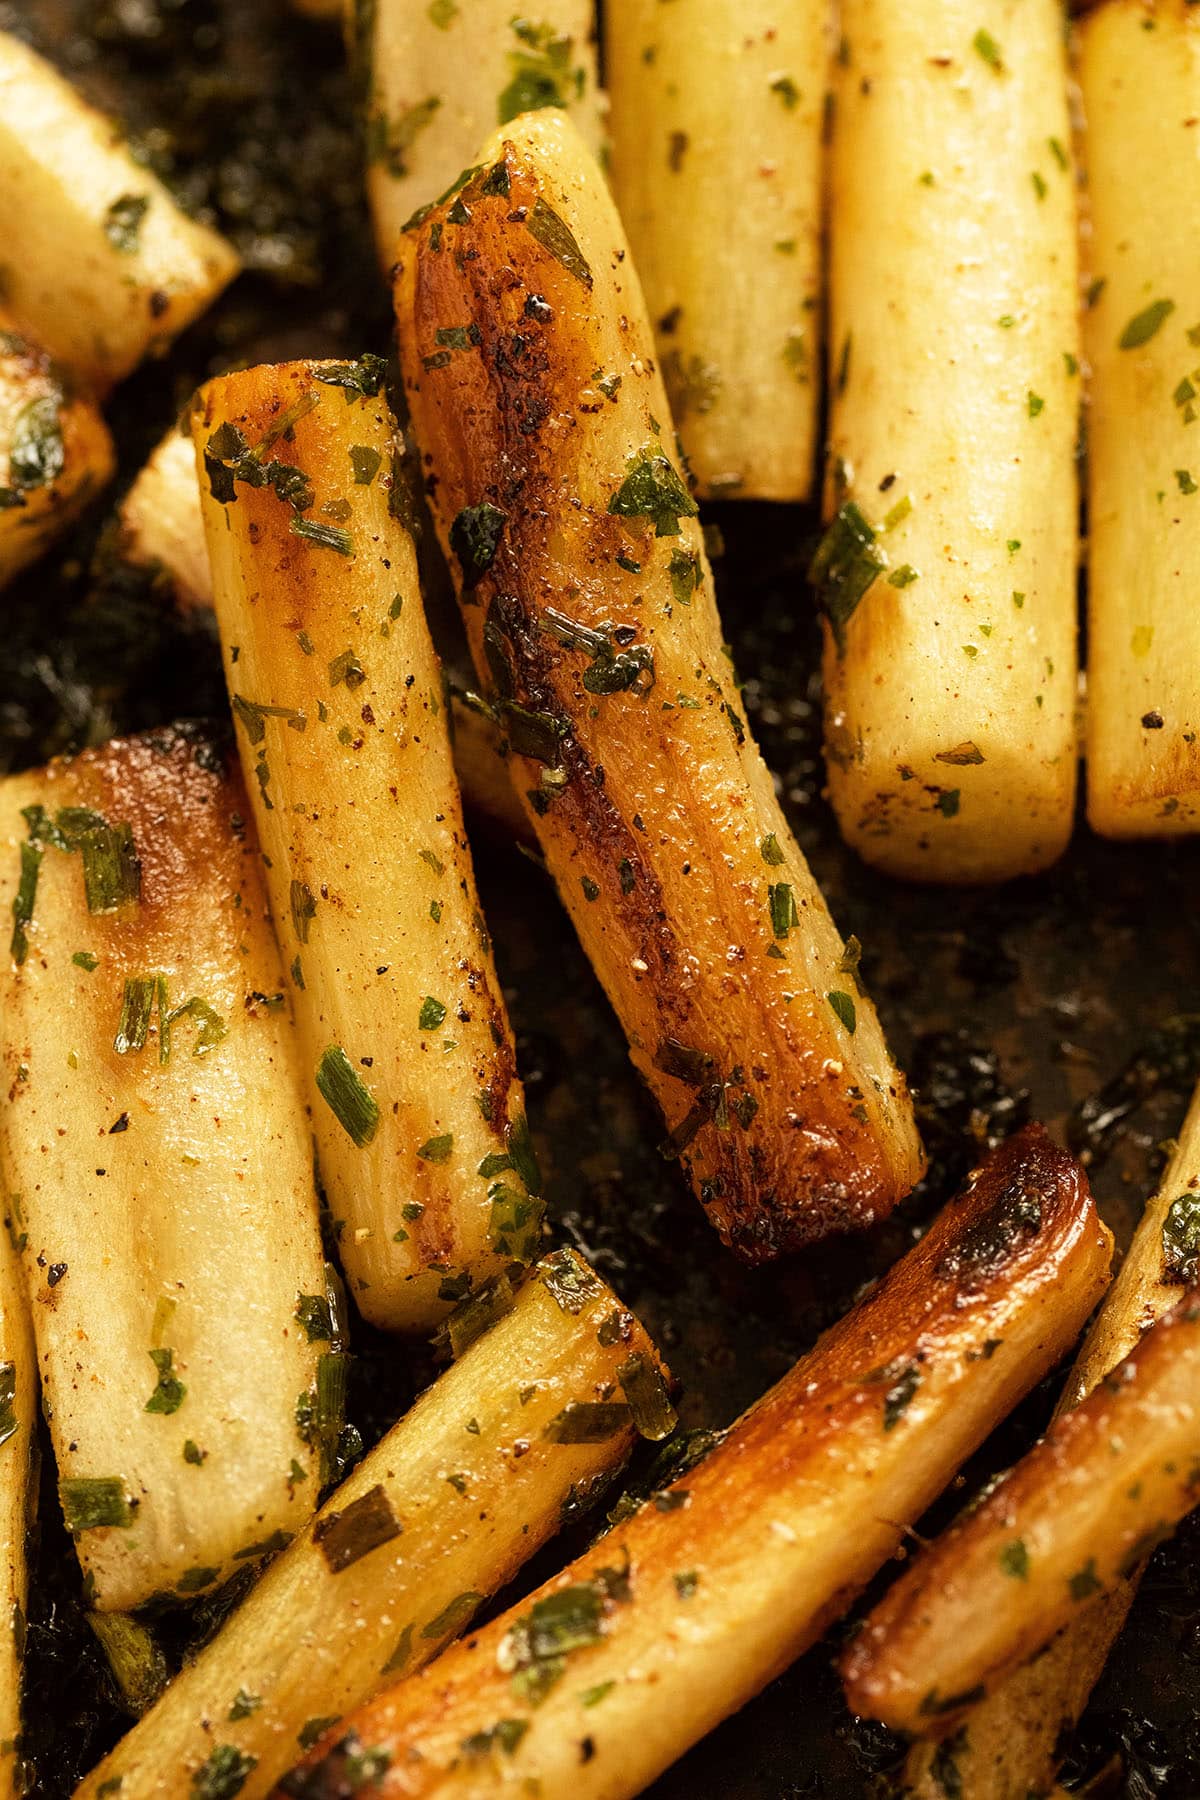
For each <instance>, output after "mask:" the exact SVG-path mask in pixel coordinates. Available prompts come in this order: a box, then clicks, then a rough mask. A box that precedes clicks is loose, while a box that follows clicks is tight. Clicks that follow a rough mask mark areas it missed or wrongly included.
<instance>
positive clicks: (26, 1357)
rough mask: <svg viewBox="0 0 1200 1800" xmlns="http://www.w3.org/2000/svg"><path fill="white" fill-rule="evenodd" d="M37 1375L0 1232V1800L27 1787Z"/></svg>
mask: <svg viewBox="0 0 1200 1800" xmlns="http://www.w3.org/2000/svg"><path fill="white" fill-rule="evenodd" d="M36 1395H37V1379H36V1375H35V1364H34V1352H33V1333H32V1332H31V1331H30V1329H29V1310H28V1301H27V1299H26V1296H25V1278H24V1276H23V1274H22V1273H21V1269H20V1266H19V1264H18V1262H17V1258H16V1254H15V1252H14V1250H13V1248H12V1245H11V1243H10V1242H9V1238H8V1233H7V1232H5V1231H0V1619H2V1620H3V1621H4V1629H3V1630H0V1800H16V1797H17V1796H18V1795H19V1794H24V1793H27V1792H28V1791H29V1789H28V1785H27V1783H26V1781H25V1779H24V1774H23V1770H22V1760H23V1759H22V1757H21V1750H20V1744H21V1704H20V1702H21V1666H22V1662H23V1658H24V1649H25V1644H24V1636H25V1634H24V1631H23V1629H22V1627H23V1624H24V1620H25V1613H26V1604H25V1602H26V1593H27V1590H28V1585H29V1583H28V1571H27V1569H26V1565H25V1539H26V1536H27V1534H28V1531H29V1522H30V1518H31V1515H32V1512H33V1486H34V1484H33V1482H32V1479H31V1477H32V1462H31V1457H32V1451H33V1442H34V1435H33V1434H34V1428H35V1422H36V1413H35V1410H34V1409H35V1407H36V1404H37V1401H36Z"/></svg>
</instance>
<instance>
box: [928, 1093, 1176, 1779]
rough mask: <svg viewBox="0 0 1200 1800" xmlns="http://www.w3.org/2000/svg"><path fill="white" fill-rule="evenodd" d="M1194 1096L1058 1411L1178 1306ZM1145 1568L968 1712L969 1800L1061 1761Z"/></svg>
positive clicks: (964, 1763) (934, 1747)
mask: <svg viewBox="0 0 1200 1800" xmlns="http://www.w3.org/2000/svg"><path fill="white" fill-rule="evenodd" d="M1198 1194H1200V1093H1197V1094H1194V1095H1193V1097H1192V1103H1191V1106H1190V1107H1189V1109H1188V1114H1187V1117H1186V1119H1185V1120H1184V1123H1183V1125H1182V1127H1181V1129H1180V1132H1179V1138H1178V1142H1177V1143H1176V1146H1175V1149H1174V1151H1173V1152H1172V1155H1171V1159H1170V1161H1169V1163H1168V1164H1167V1167H1166V1168H1165V1169H1164V1171H1163V1174H1162V1178H1161V1180H1160V1182H1159V1184H1158V1188H1157V1190H1156V1192H1155V1193H1154V1194H1153V1195H1152V1196H1151V1198H1150V1199H1149V1200H1148V1201H1147V1202H1146V1206H1145V1209H1144V1211H1143V1213H1142V1217H1141V1219H1140V1221H1139V1223H1138V1228H1137V1230H1136V1232H1135V1233H1134V1237H1133V1242H1132V1243H1131V1244H1130V1246H1129V1249H1128V1250H1127V1252H1126V1253H1125V1257H1124V1259H1123V1261H1122V1263H1121V1267H1120V1271H1119V1273H1118V1275H1117V1278H1116V1280H1115V1281H1114V1282H1113V1285H1112V1287H1111V1288H1110V1289H1109V1291H1108V1293H1107V1294H1106V1296H1105V1298H1104V1303H1103V1305H1102V1306H1101V1307H1100V1310H1099V1311H1098V1312H1097V1314H1096V1317H1095V1319H1094V1320H1093V1321H1092V1324H1091V1326H1090V1328H1089V1330H1088V1334H1087V1336H1086V1338H1085V1339H1084V1342H1083V1346H1082V1348H1081V1349H1080V1352H1079V1355H1078V1357H1077V1358H1076V1362H1075V1366H1074V1368H1073V1369H1072V1371H1071V1374H1070V1376H1069V1377H1068V1379H1067V1383H1066V1387H1065V1388H1064V1390H1063V1394H1062V1398H1061V1400H1060V1401H1059V1409H1060V1410H1062V1409H1064V1408H1067V1407H1070V1406H1075V1405H1078V1403H1079V1401H1080V1400H1083V1399H1085V1398H1086V1397H1087V1395H1088V1394H1089V1393H1091V1392H1092V1390H1093V1389H1094V1387H1095V1386H1096V1384H1097V1383H1098V1382H1100V1381H1102V1380H1103V1379H1104V1378H1105V1377H1106V1376H1107V1375H1108V1374H1109V1373H1110V1371H1111V1370H1112V1369H1113V1368H1114V1366H1115V1365H1116V1364H1117V1363H1119V1362H1120V1361H1121V1359H1122V1358H1123V1357H1124V1356H1125V1355H1127V1354H1128V1352H1129V1351H1130V1350H1132V1349H1134V1348H1135V1347H1136V1345H1137V1344H1138V1343H1139V1341H1140V1339H1141V1338H1142V1336H1143V1334H1144V1333H1145V1332H1146V1331H1148V1330H1149V1329H1150V1327H1151V1326H1152V1325H1153V1324H1154V1323H1155V1321H1156V1320H1158V1319H1161V1318H1163V1317H1164V1316H1165V1315H1166V1314H1167V1313H1168V1312H1170V1311H1171V1309H1172V1308H1173V1307H1174V1306H1175V1305H1177V1304H1178V1302H1179V1300H1180V1298H1181V1297H1182V1295H1183V1292H1184V1287H1185V1280H1184V1277H1183V1274H1181V1269H1185V1268H1186V1256H1185V1257H1184V1259H1183V1260H1182V1261H1181V1260H1180V1257H1179V1252H1180V1250H1181V1249H1182V1250H1186V1245H1187V1242H1188V1232H1189V1221H1190V1220H1191V1219H1193V1218H1195V1217H1200V1199H1198V1197H1197V1196H1198ZM1141 1572H1142V1571H1141V1568H1140V1567H1139V1568H1138V1569H1137V1570H1135V1571H1133V1572H1132V1573H1131V1574H1130V1575H1128V1576H1126V1577H1122V1578H1121V1579H1120V1580H1119V1581H1118V1582H1117V1583H1116V1584H1115V1585H1114V1586H1113V1587H1111V1588H1109V1589H1108V1590H1107V1591H1106V1592H1105V1593H1103V1594H1101V1595H1099V1596H1097V1597H1096V1598H1094V1599H1093V1600H1091V1601H1087V1602H1085V1603H1084V1604H1083V1605H1082V1606H1080V1607H1079V1608H1076V1609H1073V1611H1072V1617H1071V1621H1070V1623H1069V1624H1068V1625H1067V1626H1066V1627H1064V1629H1063V1630H1062V1631H1060V1632H1059V1634H1058V1636H1057V1637H1056V1638H1054V1639H1053V1641H1052V1642H1051V1643H1049V1644H1047V1645H1046V1647H1045V1649H1044V1650H1042V1651H1041V1652H1040V1653H1039V1654H1038V1655H1036V1656H1034V1657H1032V1658H1031V1659H1030V1660H1029V1661H1028V1662H1027V1663H1024V1664H1023V1665H1022V1666H1021V1667H1019V1668H1016V1669H1014V1670H1013V1671H1012V1673H1011V1674H1010V1675H1008V1676H1006V1677H1005V1679H1004V1680H1003V1681H1001V1682H1000V1683H998V1684H997V1685H996V1686H995V1687H994V1688H993V1689H992V1690H991V1691H990V1692H989V1693H988V1694H987V1695H986V1696H985V1697H984V1698H983V1699H982V1700H980V1701H979V1702H978V1703H977V1704H976V1705H974V1706H972V1707H971V1709H970V1713H969V1715H968V1716H967V1717H966V1719H965V1721H964V1725H963V1727H962V1729H961V1730H960V1731H959V1732H958V1733H957V1735H958V1739H959V1741H958V1742H956V1744H955V1745H954V1750H953V1760H954V1766H955V1768H956V1770H957V1772H958V1775H959V1777H960V1779H961V1781H962V1784H963V1792H964V1794H969V1795H970V1796H971V1800H1025V1796H1026V1795H1027V1794H1028V1793H1031V1792H1032V1793H1040V1792H1041V1791H1042V1789H1043V1788H1045V1787H1046V1786H1047V1785H1048V1783H1049V1782H1050V1780H1051V1779H1052V1778H1053V1775H1054V1772H1055V1770H1056V1769H1057V1767H1058V1765H1059V1763H1060V1762H1061V1761H1062V1757H1061V1754H1060V1753H1059V1746H1060V1744H1061V1743H1062V1742H1063V1741H1064V1739H1065V1735H1066V1733H1067V1732H1068V1731H1069V1730H1070V1728H1071V1727H1072V1726H1073V1725H1074V1724H1075V1721H1076V1720H1077V1719H1078V1718H1079V1716H1080V1714H1081V1713H1082V1712H1083V1709H1084V1707H1085V1706H1086V1705H1087V1700H1088V1695H1089V1694H1090V1693H1091V1691H1092V1688H1093V1687H1094V1686H1095V1684H1096V1682H1097V1681H1098V1679H1099V1677H1100V1672H1101V1670H1102V1669H1103V1667H1104V1664H1105V1661H1106V1659H1107V1657H1108V1653H1109V1651H1110V1650H1111V1648H1112V1646H1113V1644H1114V1643H1115V1641H1116V1638H1117V1636H1118V1634H1119V1632H1120V1630H1121V1627H1122V1625H1123V1624H1124V1622H1125V1616H1126V1614H1127V1613H1128V1611H1129V1608H1130V1605H1131V1604H1132V1602H1133V1597H1134V1594H1135V1593H1136V1591H1137V1584H1138V1581H1139V1579H1140V1576H1141ZM948 1754H949V1752H948V1750H947V1748H946V1745H945V1743H944V1742H943V1743H935V1742H933V1741H931V1740H930V1739H928V1738H922V1739H920V1740H919V1741H918V1742H917V1743H915V1744H914V1745H913V1747H912V1750H911V1752H910V1754H909V1757H908V1760H907V1762H906V1763H905V1766H904V1781H905V1784H906V1786H907V1787H909V1788H911V1789H912V1792H913V1795H914V1800H943V1783H942V1779H941V1776H942V1773H944V1770H945V1766H946V1757H947V1755H948Z"/></svg>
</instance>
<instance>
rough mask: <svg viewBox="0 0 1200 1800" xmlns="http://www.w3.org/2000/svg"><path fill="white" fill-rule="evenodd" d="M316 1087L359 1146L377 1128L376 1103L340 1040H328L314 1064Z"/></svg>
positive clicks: (349, 1135) (365, 1143) (362, 1145)
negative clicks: (322, 1052) (333, 1042)
mask: <svg viewBox="0 0 1200 1800" xmlns="http://www.w3.org/2000/svg"><path fill="white" fill-rule="evenodd" d="M317 1091H318V1093H319V1094H320V1096H321V1098H322V1100H324V1101H325V1104H326V1105H327V1106H328V1107H329V1109H330V1111H331V1112H332V1113H333V1115H334V1117H335V1118H336V1119H337V1121H338V1124H339V1125H340V1126H341V1127H342V1129H343V1131H344V1132H345V1133H346V1135H347V1137H348V1138H349V1139H350V1140H351V1142H352V1143H355V1144H357V1145H358V1148H359V1149H360V1150H362V1149H365V1147H366V1146H367V1145H368V1144H369V1143H370V1142H371V1139H372V1138H373V1137H374V1136H375V1133H376V1132H377V1131H378V1129H379V1106H378V1103H377V1102H376V1100H375V1096H374V1095H373V1094H372V1093H371V1090H370V1088H368V1087H367V1086H366V1085H365V1083H364V1082H363V1080H362V1078H361V1077H360V1075H359V1073H358V1071H357V1069H356V1068H355V1067H354V1064H353V1063H352V1062H351V1061H350V1058H349V1057H348V1056H347V1055H346V1052H345V1051H344V1050H343V1049H342V1047H341V1045H340V1044H330V1046H329V1048H328V1050H326V1052H325V1054H324V1056H322V1058H321V1061H320V1063H319V1065H318V1067H317Z"/></svg>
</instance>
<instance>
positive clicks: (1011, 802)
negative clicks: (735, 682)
mask: <svg viewBox="0 0 1200 1800" xmlns="http://www.w3.org/2000/svg"><path fill="white" fill-rule="evenodd" d="M842 32H843V43H842V49H841V52H840V54H839V56H838V59H837V64H838V67H837V80H836V129H835V136H834V151H833V175H832V184H831V185H832V199H831V233H832V239H831V258H832V270H831V281H832V295H831V308H832V314H831V325H830V338H829V348H830V373H831V380H832V384H833V396H832V423H831V433H830V446H829V452H830V461H829V477H828V490H827V496H828V512H829V514H830V515H831V516H832V517H833V523H832V525H831V528H830V531H829V533H828V534H827V536H826V538H825V540H824V541H823V544H822V548H821V551H820V552H819V553H818V556H817V559H816V561H815V563H814V578H815V580H816V585H817V592H818V598H819V599H820V601H821V604H822V606H823V608H824V611H825V616H826V621H827V623H826V651H825V684H826V756H827V761H828V766H829V784H830V792H831V795H832V798H833V804H834V807H835V809H836V811H837V816H838V823H839V825H840V826H841V829H842V833H843V835H844V836H845V838H846V839H847V841H848V842H849V843H851V844H852V845H853V846H854V847H855V848H856V849H857V850H858V851H859V852H860V853H861V854H862V855H863V856H864V857H865V858H866V859H867V860H868V861H869V862H871V863H872V864H874V865H876V866H877V867H879V868H881V869H885V870H887V871H888V872H889V873H891V874H894V875H901V876H906V877H911V878H915V879H927V880H932V881H956V882H968V881H994V880H1000V879H1003V878H1005V877H1007V876H1011V875H1019V874H1023V873H1027V872H1029V871H1031V870H1034V869H1039V868H1043V867H1045V866H1046V865H1047V864H1048V863H1051V862H1053V861H1054V859H1055V857H1057V856H1058V855H1059V853H1060V852H1061V850H1062V848H1063V846H1064V844H1065V843H1066V841H1067V837H1068V835H1069V833H1070V829H1071V819H1072V811H1073V806H1074V795H1075V761H1076V755H1075V725H1074V714H1075V698H1076V696H1075V688H1076V667H1075V658H1076V652H1075V608H1076V600H1075V563H1076V548H1077V537H1078V534H1077V518H1076V514H1077V495H1076V480H1075V442H1076V432H1077V416H1078V409H1079V387H1080V382H1079V341H1078V323H1077V316H1076V314H1077V285H1076V251H1075V180H1074V175H1073V173H1072V167H1071V151H1070V141H1071V140H1070V127H1069V120H1068V116H1067V98H1066V69H1065V61H1064V49H1063V22H1062V10H1061V7H1060V6H1058V5H1057V4H1056V3H1055V0H991V3H990V4H989V5H986V6H984V7H982V8H980V6H979V5H977V4H975V3H974V0H970V3H968V0H931V3H930V4H925V5H920V6H895V5H893V4H892V3H891V0H846V4H845V5H844V7H843V9H842Z"/></svg>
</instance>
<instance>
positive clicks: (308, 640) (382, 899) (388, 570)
mask: <svg viewBox="0 0 1200 1800" xmlns="http://www.w3.org/2000/svg"><path fill="white" fill-rule="evenodd" d="M382 379H383V366H382V363H381V362H380V361H379V359H377V358H375V359H371V358H364V359H362V360H361V361H359V362H352V363H338V362H295V363H282V364H279V365H272V366H262V367H258V368H253V369H243V370H240V371H238V372H237V373H235V374H232V375H223V376H219V377H218V378H217V379H216V380H215V381H212V382H209V383H208V385H207V386H206V387H205V388H203V389H202V390H201V394H200V397H199V402H198V405H197V408H196V411H195V413H194V416H193V422H192V428H193V433H194V436H195V442H196V456H197V467H198V470H199V473H200V479H201V494H202V506H203V511H204V522H205V529H206V534H207V542H208V555H209V563H210V566H211V570H212V586H213V601H214V604H215V607H216V612H217V618H218V622H219V626H220V636H221V644H222V650H223V653H224V658H225V675H226V681H227V683H228V687H229V692H230V695H231V697H232V703H233V711H234V716H235V720H236V728H237V735H238V744H239V748H240V750H241V754H242V761H243V767H244V770H245V774H246V782H247V786H248V788H249V790H250V796H251V804H252V806H253V808H254V814H255V819H256V822H257V826H258V831H259V836H260V838H261V840H262V843H263V848H264V850H265V851H266V881H267V889H268V892H269V894H270V896H271V903H272V911H273V913H274V917H275V921H276V927H277V930H278V933H279V936H280V939H281V942H282V943H283V945H284V947H285V961H286V962H287V963H288V965H289V980H290V987H291V994H292V1003H293V1005H294V1007H295V1012H296V1021H297V1028H298V1034H299V1039H300V1045H301V1051H302V1054H303V1058H304V1062H305V1066H306V1068H305V1072H306V1077H307V1084H308V1091H309V1097H310V1104H311V1109H312V1120H313V1132H314V1136H315V1138H316V1144H317V1158H318V1163H319V1166H320V1170H321V1177H322V1181H323V1183H324V1186H325V1190H326V1193H327V1195H328V1199H329V1206H330V1211H331V1214H332V1217H333V1220H334V1222H335V1227H336V1229H337V1230H338V1234H339V1239H338V1243H339V1255H340V1257H341V1260H342V1262H343V1264H344V1266H345V1268H346V1271H347V1276H348V1278H349V1281H350V1283H351V1286H352V1288H353V1291H354V1295H355V1299H356V1300H357V1302H358V1305H359V1307H360V1308H361V1310H362V1312H363V1313H364V1314H365V1315H366V1317H367V1318H369V1319H371V1320H372V1321H373V1323H375V1324H377V1325H382V1326H385V1327H388V1328H390V1329H393V1330H399V1329H406V1330H422V1329H424V1328H425V1327H427V1326H431V1325H433V1324H436V1323H437V1321H438V1320H439V1319H441V1318H443V1317H444V1316H445V1314H446V1312H447V1311H448V1309H449V1308H450V1306H452V1305H453V1304H454V1302H455V1301H457V1300H459V1299H461V1298H462V1297H463V1295H464V1294H465V1293H466V1292H467V1291H468V1290H469V1289H470V1288H471V1287H472V1286H473V1285H474V1284H476V1283H478V1282H480V1281H483V1280H486V1279H488V1278H489V1277H490V1276H492V1275H495V1274H497V1273H499V1272H500V1271H501V1270H502V1269H503V1268H505V1267H506V1265H507V1264H508V1263H510V1262H514V1261H517V1262H522V1263H528V1262H531V1261H533V1260H534V1258H536V1256H537V1255H538V1254H539V1253H540V1250H541V1247H542V1236H541V1220H542V1205H541V1201H540V1200H539V1199H538V1197H537V1196H538V1194H539V1192H540V1183H539V1179H538V1172H537V1163H536V1159H535V1158H534V1156H533V1152H532V1148H531V1146H530V1142H529V1131H528V1125H527V1123H526V1118H525V1102H524V1093H523V1090H522V1087H521V1083H520V1080H519V1078H518V1076H517V1066H516V1050H515V1047H514V1044H513V1035H512V1026H511V1024H510V1023H509V1019H508V1014H507V1010H506V1008H505V1005H504V996H503V994H502V992H501V988H500V982H499V978H498V976H497V974H496V968H495V963H494V961H493V958H492V948H491V941H490V938H489V936H488V931H487V926H486V923H485V921H484V918H483V914H482V912H481V910H480V905H479V896H478V893H477V892H476V888H475V875H474V870H473V866H472V861H471V852H470V847H469V845H468V843H467V836H466V831H465V829H464V826H463V819H462V805H461V801H460V799H459V793H458V784H457V781H456V779H455V775H454V766H453V762H452V760H451V754H450V740H449V733H448V728H447V708H446V698H445V691H444V684H443V678H442V668H441V664H440V662H439V660H438V657H437V654H436V652H435V650H434V648H433V643H432V641H431V639H430V636H429V629H428V626H427V624H426V622H425V614H424V609H423V606H422V599H421V591H420V587H419V583H418V573H417V559H416V552H415V549H414V545H413V539H412V535H411V533H410V531H409V530H408V527H407V525H406V523H405V520H404V517H403V509H402V504H401V503H402V499H403V487H402V485H401V476H400V474H399V471H398V469H397V467H396V463H395V454H396V448H397V425H396V421H395V419H394V418H393V417H392V413H391V410H390V408H389V406H388V403H387V399H386V396H385V395H384V394H383V392H382Z"/></svg>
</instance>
